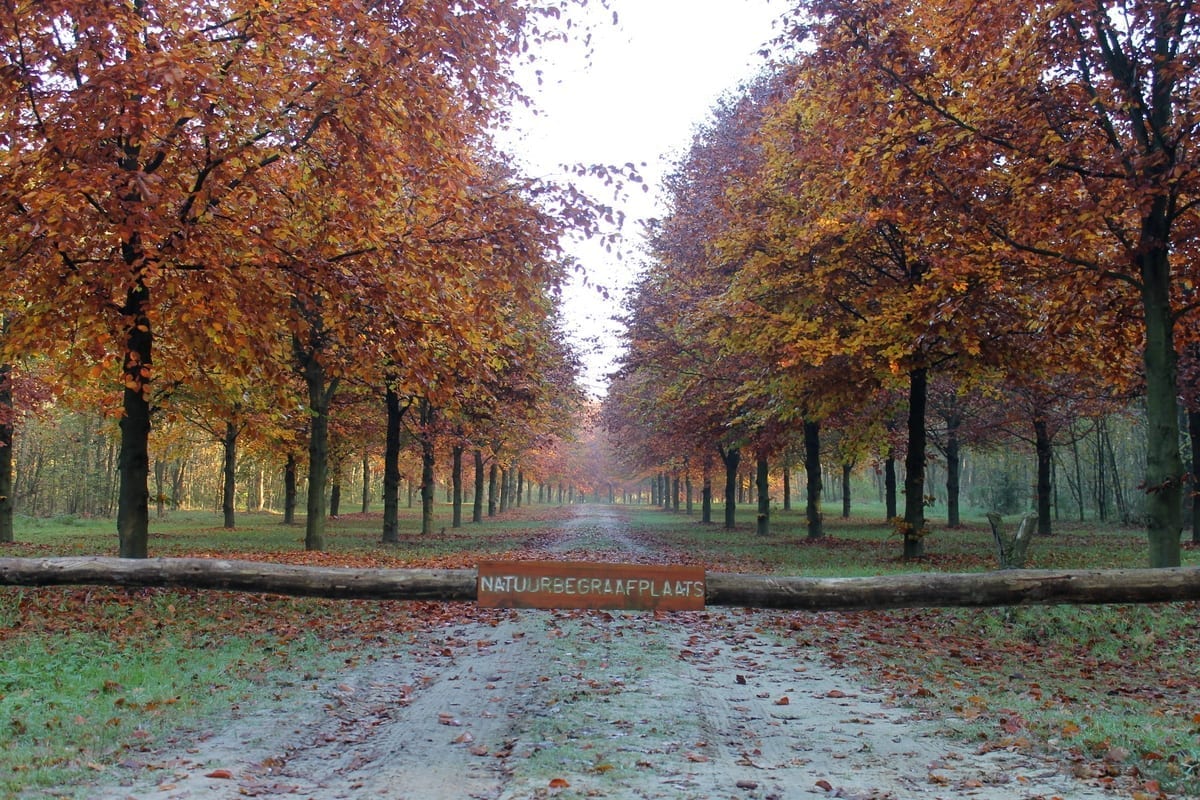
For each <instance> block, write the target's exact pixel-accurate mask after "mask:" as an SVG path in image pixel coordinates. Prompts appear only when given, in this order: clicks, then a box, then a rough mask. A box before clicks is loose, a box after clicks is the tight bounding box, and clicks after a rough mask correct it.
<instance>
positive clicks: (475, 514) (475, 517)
mask: <svg viewBox="0 0 1200 800" xmlns="http://www.w3.org/2000/svg"><path fill="white" fill-rule="evenodd" d="M471 522H483V451H482V450H480V449H479V448H475V497H474V498H473V499H472V505H471Z"/></svg>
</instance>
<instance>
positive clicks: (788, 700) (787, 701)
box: [775, 694, 792, 706]
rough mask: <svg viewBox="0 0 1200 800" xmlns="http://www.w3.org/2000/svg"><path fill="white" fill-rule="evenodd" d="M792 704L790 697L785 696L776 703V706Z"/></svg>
mask: <svg viewBox="0 0 1200 800" xmlns="http://www.w3.org/2000/svg"><path fill="white" fill-rule="evenodd" d="M791 702H792V701H791V699H789V698H788V696H787V695H786V694H785V695H784V696H783V697H781V698H779V699H778V700H776V701H775V705H777V706H786V705H789V704H790V703H791Z"/></svg>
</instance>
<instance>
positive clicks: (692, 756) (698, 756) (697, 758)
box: [687, 752, 708, 764]
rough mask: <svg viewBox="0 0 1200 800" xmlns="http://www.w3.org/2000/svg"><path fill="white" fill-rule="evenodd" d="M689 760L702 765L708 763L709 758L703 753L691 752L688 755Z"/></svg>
mask: <svg viewBox="0 0 1200 800" xmlns="http://www.w3.org/2000/svg"><path fill="white" fill-rule="evenodd" d="M687 760H688V761H694V762H696V763H697V764H701V763H703V762H705V761H708V756H706V755H704V754H703V753H696V752H689V753H688V754H687Z"/></svg>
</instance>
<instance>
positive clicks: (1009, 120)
mask: <svg viewBox="0 0 1200 800" xmlns="http://www.w3.org/2000/svg"><path fill="white" fill-rule="evenodd" d="M797 13H798V14H799V15H801V16H803V17H804V18H805V19H811V20H813V21H814V22H815V24H814V25H812V26H810V27H807V28H806V31H807V32H811V33H812V38H811V40H810V42H811V44H814V45H815V46H816V49H817V50H818V51H820V52H825V53H838V54H841V55H843V56H846V57H850V58H854V59H857V60H860V62H861V65H862V70H861V72H860V79H859V81H858V82H857V83H856V84H855V85H856V86H857V87H858V88H860V89H862V90H863V91H866V90H867V87H868V86H871V87H873V88H871V91H875V92H878V91H880V90H882V91H883V92H885V93H890V96H891V98H892V100H893V102H894V103H895V104H896V105H897V106H900V107H903V108H905V109H906V112H907V113H905V114H903V115H895V116H893V118H892V125H891V126H890V128H889V131H888V135H889V137H890V138H891V139H893V140H897V139H904V140H907V141H910V142H912V144H913V146H912V149H911V154H912V157H913V158H914V159H921V160H925V161H926V163H928V159H931V158H941V157H945V156H947V155H948V154H953V155H954V156H955V157H956V158H957V157H962V156H964V155H969V156H970V160H972V161H973V163H974V165H975V168H974V169H971V170H962V171H958V172H955V173H944V174H943V178H942V180H941V182H940V184H939V192H941V193H942V194H943V196H944V197H946V198H948V199H950V200H952V201H953V202H955V203H956V204H957V205H958V206H959V207H960V208H961V209H962V210H963V212H964V213H965V214H967V215H969V216H970V217H971V218H972V219H974V220H975V221H977V223H978V225H979V226H980V228H981V229H983V230H986V231H987V232H988V233H989V235H990V236H991V237H992V239H993V241H996V242H1000V243H1003V244H1004V245H1005V246H1008V247H1010V248H1012V249H1013V250H1016V251H1019V252H1021V253H1024V254H1026V255H1028V256H1030V257H1031V258H1035V259H1037V260H1038V261H1040V262H1041V263H1043V264H1045V265H1047V266H1049V267H1052V268H1054V269H1055V270H1056V272H1057V276H1058V280H1059V281H1060V283H1061V284H1062V285H1065V286H1069V287H1070V291H1069V293H1070V294H1072V295H1074V296H1076V297H1082V298H1092V299H1094V298H1096V297H1097V295H1096V291H1097V287H1107V286H1109V285H1111V284H1114V283H1115V284H1117V286H1118V287H1119V288H1122V289H1124V290H1126V291H1127V292H1128V293H1129V295H1130V296H1131V298H1132V299H1134V300H1135V302H1136V304H1137V307H1138V308H1139V309H1140V314H1139V318H1138V319H1136V320H1130V323H1131V324H1133V325H1136V326H1137V329H1138V331H1139V333H1140V334H1141V338H1142V344H1141V351H1142V357H1143V358H1142V360H1143V364H1142V366H1143V370H1144V379H1145V397H1146V413H1147V419H1148V422H1149V430H1148V437H1147V442H1146V449H1147V473H1146V480H1145V488H1146V508H1147V520H1148V521H1147V534H1148V541H1149V560H1150V564H1151V565H1152V566H1173V565H1178V564H1179V559H1180V529H1181V519H1180V509H1181V500H1182V496H1181V492H1182V486H1183V472H1184V471H1183V465H1182V461H1181V458H1180V452H1179V428H1178V412H1177V403H1176V397H1177V385H1176V377H1177V375H1176V373H1177V359H1178V356H1177V350H1176V343H1175V334H1176V329H1177V324H1178V322H1179V321H1180V319H1181V317H1183V316H1185V315H1188V314H1190V313H1191V312H1192V309H1193V307H1194V303H1193V300H1192V298H1191V293H1192V287H1193V286H1194V284H1195V276H1194V275H1193V271H1194V263H1195V262H1194V260H1192V259H1188V258H1187V257H1185V256H1183V254H1184V253H1189V252H1190V251H1191V250H1192V249H1193V248H1192V247H1191V244H1190V243H1191V242H1192V241H1193V240H1194V239H1195V236H1196V233H1197V223H1198V219H1197V214H1196V208H1195V203H1194V198H1195V197H1196V195H1197V188H1198V187H1197V180H1200V178H1198V177H1197V176H1198V175H1200V171H1198V170H1197V169H1196V162H1195V159H1196V158H1197V156H1196V153H1197V152H1198V150H1197V147H1196V144H1197V142H1196V139H1197V135H1198V133H1200V131H1198V129H1197V122H1198V119H1200V117H1198V112H1200V82H1197V80H1196V77H1195V76H1196V74H1197V71H1196V63H1197V57H1198V55H1200V51H1198V49H1197V39H1196V36H1195V25H1196V10H1195V9H1194V8H1193V6H1192V4H1191V3H1187V2H1178V1H1177V0H1154V1H1153V2H1140V1H1137V2H1135V1H1134V0H1107V1H1106V2H1100V3H1095V2H1083V0H1069V1H1068V2H1055V3H1035V4H1033V5H1032V6H1029V5H1028V4H1011V3H1009V4H1005V3H1003V2H999V0H987V2H982V3H977V2H970V3H967V2H963V3H959V2H946V3H938V4H934V3H917V4H912V5H908V6H903V7H901V6H897V5H895V4H891V3H887V2H874V1H873V0H871V1H869V2H851V3H848V2H841V0H830V2H818V3H815V4H813V5H811V6H805V8H804V9H801V10H798V12H797ZM1064 209H1070V211H1069V213H1064ZM1081 234H1082V235H1081ZM1089 306H1091V308H1092V309H1094V308H1096V307H1097V303H1091V304H1089V303H1085V304H1082V307H1083V308H1085V309H1086V308H1088V307H1089ZM1089 317H1090V314H1089V312H1088V311H1085V312H1084V315H1083V316H1080V317H1075V318H1073V320H1072V322H1073V323H1074V324H1075V325H1078V326H1086V325H1088V324H1090V319H1089Z"/></svg>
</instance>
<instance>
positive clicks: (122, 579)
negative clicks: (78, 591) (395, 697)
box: [0, 556, 1200, 611]
mask: <svg viewBox="0 0 1200 800" xmlns="http://www.w3.org/2000/svg"><path fill="white" fill-rule="evenodd" d="M475 577H476V575H475V570H470V569H351V568H343V567H308V566H295V565H291V564H275V563H269V562H259V561H233V560H224V559H207V558H150V559H137V560H130V559H120V558H109V557H102V556H87V557H65V558H0V585H11V586H62V585H78V584H94V585H110V586H131V587H146V586H170V587H184V588H190V589H221V590H229V591H246V592H263V593H270V594H285V595H295V596H302V597H328V598H367V599H376V600H443V601H455V600H474V599H475ZM706 584H707V596H706V602H707V604H708V605H712V606H737V607H757V608H779V609H800V610H808V611H839V610H840V611H850V610H866V609H883V608H937V607H951V606H971V607H976V606H1008V605H1054V604H1073V605H1084V604H1103V603H1161V602H1177V601H1192V600H1200V567H1174V568H1169V569H1117V570H1023V569H1013V570H1002V571H998V572H979V573H947V574H939V573H906V574H899V575H883V576H875V577H863V578H798V577H784V576H771V575H740V574H732V573H709V574H708V575H707V576H706Z"/></svg>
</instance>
